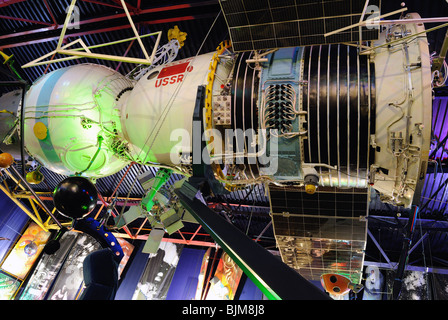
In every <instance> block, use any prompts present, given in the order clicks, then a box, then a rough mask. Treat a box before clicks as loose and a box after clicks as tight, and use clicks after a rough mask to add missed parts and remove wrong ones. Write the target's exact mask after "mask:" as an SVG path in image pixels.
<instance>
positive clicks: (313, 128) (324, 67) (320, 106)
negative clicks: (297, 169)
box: [302, 44, 375, 176]
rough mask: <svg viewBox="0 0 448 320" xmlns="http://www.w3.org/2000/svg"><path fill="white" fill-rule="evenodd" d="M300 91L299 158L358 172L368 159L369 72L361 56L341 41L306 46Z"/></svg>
mask: <svg viewBox="0 0 448 320" xmlns="http://www.w3.org/2000/svg"><path fill="white" fill-rule="evenodd" d="M303 78H304V80H305V81H304V83H305V85H304V86H303V89H304V90H303V91H302V94H303V95H302V103H303V106H304V108H303V109H304V110H307V111H308V119H307V127H308V141H306V140H305V142H304V159H305V162H309V163H321V164H328V165H331V166H337V167H338V170H343V171H344V172H345V171H347V174H349V175H350V176H352V175H353V176H356V175H359V174H360V172H363V175H364V174H365V172H366V169H368V167H369V164H370V163H372V161H373V156H374V153H373V152H371V150H369V148H370V147H369V144H370V143H369V139H370V134H371V133H375V128H374V126H375V75H374V67H373V64H372V63H370V62H369V59H368V57H367V56H363V55H358V54H357V48H356V47H352V46H346V45H339V44H338V45H327V46H324V45H322V46H313V47H307V48H306V49H305V54H304V72H303Z"/></svg>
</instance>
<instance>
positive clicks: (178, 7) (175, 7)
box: [0, 0, 218, 48]
mask: <svg viewBox="0 0 448 320" xmlns="http://www.w3.org/2000/svg"><path fill="white" fill-rule="evenodd" d="M0 1H1V0H0ZM217 3H218V1H217V0H210V1H203V2H199V3H191V4H190V3H186V4H179V5H172V6H165V7H158V8H150V9H145V10H140V12H139V15H143V14H148V13H157V12H166V11H173V10H181V9H186V8H193V7H197V6H207V5H215V4H217ZM130 15H131V16H134V15H136V14H135V13H133V12H130ZM211 16H213V17H214V16H216V13H213V14H209V15H208V14H206V15H200V16H199V15H197V16H194V18H203V17H211ZM125 17H126V13H124V12H123V13H118V14H114V15H110V16H106V17H97V18H92V19H86V20H81V21H79V25H80V26H82V25H85V24H91V23H96V22H101V21H112V20H115V19H120V18H125ZM188 17H190V19H191V16H188ZM173 19H176V18H173ZM177 19H178V20H177V21H182V20H186V19H185V18H183V17H179V18H177ZM157 21H158V22H157V23H166V22H172V21H176V20H171V19H164V20H157ZM147 23H151V21H148V22H147ZM153 23H154V22H153ZM153 23H152V24H153ZM128 26H129V25H128ZM129 27H130V26H129ZM57 28H58V29H62V25H58V26H57ZM50 30H52V28H40V29H35V30H29V31H22V32H15V33H11V34H5V35H1V36H0V40H3V39H8V38H16V37H19V38H20V37H22V36H26V35H30V34H36V33H42V32H46V31H50ZM67 36H71V35H70V34H68V35H67ZM52 39H53V38H52ZM42 40H43V39H42ZM42 42H44V41H42ZM10 47H11V46H10ZM5 48H6V47H5Z"/></svg>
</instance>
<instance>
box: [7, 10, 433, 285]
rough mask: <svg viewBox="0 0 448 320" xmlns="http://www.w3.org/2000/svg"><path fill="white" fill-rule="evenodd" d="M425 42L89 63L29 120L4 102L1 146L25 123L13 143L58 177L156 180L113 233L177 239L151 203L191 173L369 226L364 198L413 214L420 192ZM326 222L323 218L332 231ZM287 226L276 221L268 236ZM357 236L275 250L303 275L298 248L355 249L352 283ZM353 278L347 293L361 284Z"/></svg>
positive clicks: (59, 82) (427, 124) (73, 70)
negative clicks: (296, 194)
mask: <svg viewBox="0 0 448 320" xmlns="http://www.w3.org/2000/svg"><path fill="white" fill-rule="evenodd" d="M419 18H420V17H419V16H418V14H408V15H406V17H405V19H419ZM424 32H425V29H424V26H423V24H422V23H406V24H392V25H386V26H385V27H382V30H381V32H380V37H379V39H378V40H376V41H374V42H373V44H372V48H373V49H367V50H366V51H365V52H363V54H360V52H361V47H358V46H356V45H350V44H342V43H338V44H327V45H313V46H305V47H284V48H279V49H274V50H267V51H245V52H234V51H233V48H232V44H231V43H230V42H229V41H225V42H223V43H221V44H220V45H219V47H218V48H217V50H216V52H212V53H206V54H202V55H197V56H194V57H191V58H187V59H183V60H179V61H172V62H168V63H163V64H160V65H155V66H151V67H148V68H146V69H145V68H143V69H141V70H140V71H139V73H138V78H136V77H129V76H128V77H127V76H123V75H121V74H120V73H118V72H116V71H113V70H112V69H109V68H107V67H104V66H100V65H95V64H79V65H74V66H70V67H66V68H61V69H58V70H56V71H53V72H50V73H48V74H45V75H43V76H42V77H41V78H39V79H38V80H37V81H36V82H35V83H34V84H33V85H32V86H31V87H30V88H29V90H28V91H27V92H26V96H25V100H24V101H25V102H24V112H23V114H18V113H17V110H19V111H20V108H19V102H20V99H15V97H18V96H19V93H17V92H15V93H9V94H6V95H4V96H3V97H1V98H0V104H1V105H2V108H5V110H6V113H3V114H0V116H3V117H5V118H7V120H8V121H6V122H4V124H3V122H2V125H3V127H5V128H3V127H1V128H2V129H1V130H2V133H5V132H7V133H9V134H8V135H7V136H8V139H9V140H4V141H3V143H5V142H9V143H10V144H11V143H12V141H11V139H12V138H13V134H15V133H16V132H13V131H14V130H13V129H12V128H14V122H17V121H18V120H17V119H19V118H20V117H22V119H23V122H24V132H18V133H19V134H20V135H23V138H24V141H25V150H26V152H27V154H28V155H29V156H30V157H31V158H32V159H34V160H35V161H37V162H38V163H39V164H41V165H42V166H45V167H46V168H48V169H50V170H52V171H54V172H57V173H60V174H63V175H66V176H81V177H86V178H89V179H91V180H92V181H95V179H98V178H101V177H105V176H108V175H111V174H114V173H116V172H118V171H119V170H121V169H123V168H124V167H125V166H126V165H128V164H130V163H131V162H136V163H140V164H144V165H150V166H156V167H159V168H161V170H159V174H158V176H156V177H155V178H154V179H152V180H151V181H148V182H147V185H146V190H148V195H147V196H146V197H145V198H144V199H143V201H142V206H141V207H139V208H136V209H132V210H133V212H132V214H131V213H129V214H128V215H127V216H126V215H125V216H124V217H120V219H123V220H120V221H118V222H117V224H119V225H120V226H124V225H125V224H126V223H128V222H130V221H131V220H132V219H135V218H136V217H139V216H141V215H145V214H146V215H148V214H149V215H150V216H157V217H158V219H156V220H157V221H155V222H154V224H157V223H158V224H162V225H164V226H165V228H166V229H165V230H167V229H168V228H169V227H170V226H171V227H172V226H175V227H173V228H171V229H170V233H171V232H173V230H176V229H179V228H181V227H182V224H179V221H180V220H181V219H182V215H181V214H180V213H179V212H181V211H182V210H181V209H180V208H179V207H176V205H175V204H174V201H173V199H174V198H175V197H174V196H173V195H169V194H166V193H162V192H158V191H159V190H161V189H160V188H161V186H162V185H163V183H164V182H165V181H166V180H167V175H169V174H170V173H171V172H176V173H180V174H182V175H184V176H185V177H191V176H193V175H194V167H195V166H196V165H199V166H207V167H208V168H210V169H211V171H212V173H213V175H212V178H210V179H213V180H214V182H218V183H219V185H221V186H222V187H223V188H222V190H227V192H228V191H233V190H236V189H238V188H245V187H247V186H248V185H251V184H259V183H262V184H265V185H266V186H267V187H268V188H270V187H272V189H273V190H275V188H282V187H284V188H302V189H300V190H302V191H303V192H301V193H300V197H303V196H304V195H309V196H313V195H315V194H318V193H319V191H322V192H323V193H326V194H328V193H330V194H332V191H331V190H334V189H332V188H335V189H337V190H338V192H340V193H341V194H342V193H343V191H344V190H351V191H353V190H354V191H353V192H360V193H362V194H363V195H367V196H366V197H365V198H363V199H364V200H363V201H364V202H362V203H361V204H360V205H361V207H362V208H361V211H362V212H363V214H361V215H358V216H356V217H350V219H351V221H352V220H356V219H357V220H362V218H363V217H365V215H367V209H368V194H369V192H370V190H371V189H370V188H373V189H375V190H376V192H377V193H378V194H379V195H380V199H381V200H382V201H384V202H387V203H390V204H393V205H397V206H404V207H406V208H409V207H411V205H412V204H413V200H414V195H415V194H418V192H419V190H420V189H421V188H422V186H423V183H424V178H425V174H426V167H427V161H428V155H429V149H430V138H431V137H430V136H431V110H432V109H431V108H432V88H431V83H432V78H431V74H432V72H431V57H430V54H429V51H428V43H427V40H426V36H425V35H424ZM413 36H414V37H413ZM402 39H411V40H409V41H404V40H402ZM14 99H15V100H14ZM14 116H16V117H14ZM2 148H3V144H2ZM13 154H14V153H13ZM16 154H17V153H16ZM329 190H330V191H329ZM215 191H216V190H215ZM272 194H274V193H272ZM274 200H275V199H274V198H272V197H271V201H274ZM154 204H157V205H156V208H155V209H153V206H154ZM285 207H287V206H286V205H285ZM136 211H138V212H136ZM151 211H152V213H151ZM156 212H157V213H156ZM322 212H323V211H322ZM322 212H318V213H317V215H320V218H321V219H322V218H325V219H327V218H328V217H327V216H326V215H325V213H322ZM176 214H177V215H176ZM280 214H283V216H282V219H283V218H285V217H286V218H288V217H289V214H290V212H286V213H285V212H283V213H282V212H279V213H278V215H279V216H280ZM293 215H294V214H293ZM297 216H300V217H302V216H304V215H299V214H298V215H297ZM307 218H310V219H314V217H311V216H310V217H307ZM337 218H341V217H338V216H337V215H336V216H333V217H330V218H328V219H329V220H331V219H333V220H337ZM343 218H346V217H343ZM277 219H278V218H277ZM282 221H283V220H282ZM289 221H292V220H289ZM163 222H165V223H163ZM281 223H282V222H281V221H280V220H275V219H274V227H276V226H279V225H280V224H281ZM284 223H289V222H284ZM362 224H363V225H364V227H363V228H364V229H362V231H361V232H360V233H359V238H349V239H346V238H342V239H340V238H338V236H337V235H332V236H329V237H326V236H324V235H323V234H324V232H323V231H322V230H321V231H319V232H320V233H314V234H312V232H311V233H310V232H309V233H304V234H303V235H299V234H281V233H279V231H278V230H280V229H277V228H275V231H276V237H277V240H278V241H279V243H280V242H282V243H288V244H287V245H285V247H284V248H283V249H281V253H282V258H283V260H284V261H285V263H287V264H288V265H290V266H292V267H293V268H295V269H297V270H298V271H299V272H300V271H303V270H301V269H306V266H305V265H304V264H302V265H298V264H300V263H298V255H297V250H298V249H297V248H299V249H300V248H304V246H305V245H304V243H305V242H304V241H305V240H304V239H306V240H307V241H308V240H310V243H312V242H313V241H314V242H315V240H318V241H319V244H320V245H321V244H322V243H323V242H322V241H323V239H324V240H325V239H328V238H330V239H333V240H335V242H334V243H337V244H338V245H340V243H339V242H337V241H339V240H341V241H347V242H348V243H350V245H353V243H355V242H357V241H358V242H359V245H358V246H357V247H356V250H355V251H356V252H357V253H359V256H357V257H356V259H357V260H356V261H355V262H356V263H355V262H354V261H352V262H353V265H354V266H355V267H353V268H354V269H357V270H356V272H355V273H357V274H358V275H359V274H360V269H361V267H362V261H363V254H362V252H363V249H364V248H365V241H366V239H365V237H366V234H365V225H366V222H365V220H364V221H363V222H362ZM291 225H292V224H291ZM279 228H280V227H279ZM350 237H352V236H350ZM336 240H337V241H336ZM281 246H282V245H280V247H281ZM306 246H307V245H306ZM353 246H354V245H353ZM306 248H307V249H306V250H313V247H312V245H311V244H310V246H309V247H306ZM351 250H354V249H353V247H352V249H351ZM350 259H351V260H353V256H352V257H351V258H348V260H350ZM293 260H294V261H293ZM322 268H324V267H321V270H324V269H322ZM344 270H345V269H344ZM330 271H334V270H333V269H331V268H330V269H325V272H322V273H332V272H330ZM345 271H347V270H345ZM347 272H348V274H349V275H348V277H349V278H350V281H351V282H352V283H359V282H360V276H357V277H353V274H351V273H350V272H349V271H347ZM319 277H320V274H319V275H317V276H316V277H315V278H316V279H319Z"/></svg>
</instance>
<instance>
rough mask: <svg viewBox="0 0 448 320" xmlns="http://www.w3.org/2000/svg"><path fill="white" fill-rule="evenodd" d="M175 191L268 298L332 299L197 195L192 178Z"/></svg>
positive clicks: (186, 206)
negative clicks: (191, 182) (191, 181)
mask: <svg viewBox="0 0 448 320" xmlns="http://www.w3.org/2000/svg"><path fill="white" fill-rule="evenodd" d="M174 192H175V194H176V195H177V196H178V197H179V200H180V202H181V203H182V205H183V206H184V207H185V208H186V209H187V210H188V211H189V212H190V213H191V214H192V215H193V216H194V218H195V219H196V220H197V221H198V222H199V223H200V224H201V225H202V227H203V228H204V229H205V230H206V231H207V232H208V233H209V234H210V235H211V236H212V237H213V239H214V240H215V241H216V242H217V243H218V244H219V245H220V246H221V248H223V250H224V251H226V252H227V254H228V255H229V256H230V257H231V258H232V259H233V260H234V261H235V263H237V264H238V266H239V267H240V268H241V269H242V270H243V271H244V273H245V274H246V275H247V276H248V277H249V278H250V279H251V280H252V281H253V282H254V283H255V284H256V285H257V286H258V288H259V289H260V290H261V291H262V292H263V293H264V294H265V295H266V296H267V297H268V298H269V299H277V300H278V299H284V300H331V298H330V297H329V296H328V295H327V294H326V293H325V292H324V291H322V290H320V289H319V288H317V287H316V286H315V285H313V284H312V283H310V282H309V281H308V280H306V279H305V278H303V277H302V276H301V275H300V274H299V273H298V272H296V271H294V270H293V269H291V268H290V267H288V266H287V265H286V264H284V263H283V262H282V261H281V260H279V259H278V258H276V257H275V256H274V255H272V254H271V253H269V252H268V251H267V250H266V249H265V248H263V247H262V246H260V245H259V244H258V243H256V242H255V241H253V240H251V239H250V238H249V237H247V236H246V235H245V234H244V233H243V232H241V231H240V230H238V229H237V228H236V227H235V226H233V225H232V224H230V223H229V222H227V221H226V220H225V219H224V218H222V217H220V216H219V215H217V214H216V213H215V212H213V210H211V209H210V208H209V207H207V205H205V204H204V203H203V202H202V201H201V200H199V199H198V198H196V194H197V192H198V189H197V187H196V186H193V185H191V184H190V182H189V181H185V182H184V183H183V185H182V186H181V187H180V188H178V189H175V191H174Z"/></svg>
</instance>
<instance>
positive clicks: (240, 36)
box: [220, 0, 380, 52]
mask: <svg viewBox="0 0 448 320" xmlns="http://www.w3.org/2000/svg"><path fill="white" fill-rule="evenodd" d="M220 4H221V8H222V11H223V13H224V16H225V19H226V22H227V26H228V28H229V33H230V38H231V40H232V45H233V49H234V51H236V52H239V51H251V50H260V49H271V48H282V47H296V46H310V45H319V44H331V43H342V42H357V41H359V28H358V27H355V28H351V29H348V30H344V31H342V32H340V33H337V34H334V35H331V36H327V37H325V36H324V35H325V34H326V33H328V32H331V31H335V30H338V29H341V28H344V27H347V26H349V25H352V24H356V23H359V22H360V19H361V16H362V12H363V9H364V4H365V1H362V0H336V1H334V0H331V1H330V0H300V1H299V0H220ZM367 8H368V11H366V14H365V15H364V20H366V18H369V17H371V14H373V13H372V12H375V14H377V13H378V14H379V9H380V0H371V1H369V6H368V7H367ZM376 8H377V9H378V11H375V10H373V11H372V9H376ZM361 35H362V39H363V41H369V40H377V39H378V38H379V28H378V26H374V25H368V26H365V27H362V28H361Z"/></svg>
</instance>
